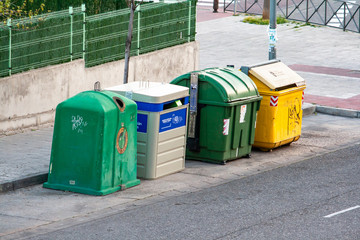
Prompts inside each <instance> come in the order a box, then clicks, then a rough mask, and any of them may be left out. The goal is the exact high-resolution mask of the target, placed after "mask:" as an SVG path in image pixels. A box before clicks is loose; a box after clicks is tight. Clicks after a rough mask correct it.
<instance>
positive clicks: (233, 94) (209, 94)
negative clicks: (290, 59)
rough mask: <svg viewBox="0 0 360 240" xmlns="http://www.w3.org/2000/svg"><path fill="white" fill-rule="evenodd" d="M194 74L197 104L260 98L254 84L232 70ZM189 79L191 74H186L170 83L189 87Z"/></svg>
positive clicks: (221, 69) (240, 73)
mask: <svg viewBox="0 0 360 240" xmlns="http://www.w3.org/2000/svg"><path fill="white" fill-rule="evenodd" d="M192 73H194V72H192ZM195 73H198V81H199V90H198V91H199V103H201V102H213V103H215V102H218V103H230V102H235V101H242V100H246V99H250V98H254V97H256V98H258V97H259V96H260V95H259V92H258V90H257V87H256V85H255V83H254V82H253V81H252V80H251V79H250V78H249V77H248V76H247V75H245V74H244V73H242V72H240V71H239V70H236V69H234V68H207V69H204V70H202V71H195ZM190 77H191V73H187V74H184V75H182V76H180V77H178V78H176V79H174V80H173V81H172V82H171V83H172V84H178V85H183V86H184V85H185V86H189V84H190V83H189V82H190ZM184 80H185V81H186V82H187V83H185V82H183V81H184ZM188 80H189V81H188Z"/></svg>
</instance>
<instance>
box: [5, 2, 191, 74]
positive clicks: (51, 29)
mask: <svg viewBox="0 0 360 240" xmlns="http://www.w3.org/2000/svg"><path fill="white" fill-rule="evenodd" d="M129 14H130V10H129V9H128V8H126V9H121V10H116V11H111V12H106V13H102V14H97V15H92V16H89V17H86V25H85V26H86V36H85V39H86V41H85V42H86V51H85V53H86V54H85V65H86V67H91V66H95V65H99V64H102V63H106V62H109V61H114V60H120V59H123V58H124V55H125V40H126V37H127V33H128V24H129ZM139 14H140V15H139ZM195 14H196V5H195V2H194V1H192V2H191V8H190V36H188V31H189V2H176V3H171V4H166V3H147V4H143V5H141V8H140V12H139V11H137V12H136V13H135V18H134V28H133V41H132V48H131V55H132V56H134V55H137V54H143V53H147V52H151V51H156V50H158V49H162V48H166V47H170V46H174V45H178V44H182V43H185V42H188V41H189V40H190V41H194V40H195V21H196V19H195ZM72 16H73V32H72V41H71V31H70V19H71V17H70V15H69V10H68V9H67V10H63V11H58V12H52V13H49V14H45V15H39V16H37V17H34V18H32V19H21V20H13V22H12V29H11V73H12V74H14V73H18V72H23V71H27V70H30V69H34V68H39V67H44V66H48V65H53V64H59V63H64V62H69V61H71V59H73V60H74V59H77V58H82V56H83V42H84V41H83V34H84V31H83V26H84V25H83V17H84V15H83V13H82V12H81V8H79V7H78V8H74V14H73V15H72ZM139 16H140V22H138V19H139V18H138V17H139ZM138 23H140V36H139V38H140V42H139V43H138V33H139V31H138ZM23 28H25V29H26V28H28V29H26V30H24V29H23ZM9 32H10V31H9V28H8V27H6V26H0V77H4V76H8V75H9V74H10V71H9V48H10V47H9V43H10V38H9ZM189 37H190V38H189ZM71 42H72V45H71V44H70V43H71ZM138 46H139V48H138ZM71 49H72V53H73V54H72V55H71V54H70V50H71ZM71 56H72V57H71Z"/></svg>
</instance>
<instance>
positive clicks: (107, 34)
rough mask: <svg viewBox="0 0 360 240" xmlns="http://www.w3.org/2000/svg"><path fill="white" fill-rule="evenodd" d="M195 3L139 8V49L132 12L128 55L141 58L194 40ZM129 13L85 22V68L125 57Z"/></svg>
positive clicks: (136, 19)
mask: <svg viewBox="0 0 360 240" xmlns="http://www.w3.org/2000/svg"><path fill="white" fill-rule="evenodd" d="M195 4H196V2H195V1H192V2H191V11H190V36H188V29H189V28H188V27H189V7H190V5H189V2H175V3H171V4H167V3H148V4H145V5H141V8H140V48H139V49H138V48H137V45H138V42H137V39H138V17H139V11H137V12H135V17H134V27H133V41H132V45H131V55H132V56H134V55H136V54H137V53H139V54H143V53H147V52H151V51H156V50H159V49H162V48H166V47H171V46H175V45H178V44H182V43H186V42H188V41H189V39H188V37H190V41H194V40H195V24H196V18H195V16H196V5H195ZM129 12H130V11H129V9H123V10H119V11H113V12H108V13H104V14H99V15H96V16H91V17H89V18H88V19H87V25H86V27H87V31H86V33H87V34H86V39H87V46H86V57H85V63H86V67H91V66H95V65H98V64H102V63H105V62H109V61H114V60H120V59H123V58H124V54H125V40H126V36H127V29H128V24H129V14H130V13H129Z"/></svg>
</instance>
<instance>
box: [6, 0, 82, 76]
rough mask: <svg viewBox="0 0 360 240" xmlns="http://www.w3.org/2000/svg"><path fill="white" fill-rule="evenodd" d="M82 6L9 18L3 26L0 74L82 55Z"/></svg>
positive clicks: (52, 63) (8, 73)
mask: <svg viewBox="0 0 360 240" xmlns="http://www.w3.org/2000/svg"><path fill="white" fill-rule="evenodd" d="M84 17H85V11H84V9H82V8H81V7H78V8H72V7H71V8H70V9H69V10H66V11H59V12H56V13H50V14H45V15H38V16H36V17H33V18H25V19H20V20H11V19H9V20H8V21H7V26H6V27H1V29H0V77H3V76H9V75H11V74H14V73H19V72H23V71H27V70H30V69H34V68H40V67H45V66H48V65H54V64H59V63H64V62H69V61H72V60H74V59H78V58H82V55H83V45H84V44H83V40H84V39H83V35H84V34H83V32H84V30H85V29H84V28H83V19H84Z"/></svg>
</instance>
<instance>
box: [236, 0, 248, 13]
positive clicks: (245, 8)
mask: <svg viewBox="0 0 360 240" xmlns="http://www.w3.org/2000/svg"><path fill="white" fill-rule="evenodd" d="M236 5H237V1H236V0H234V16H235V15H236ZM245 11H246V7H245Z"/></svg>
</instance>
